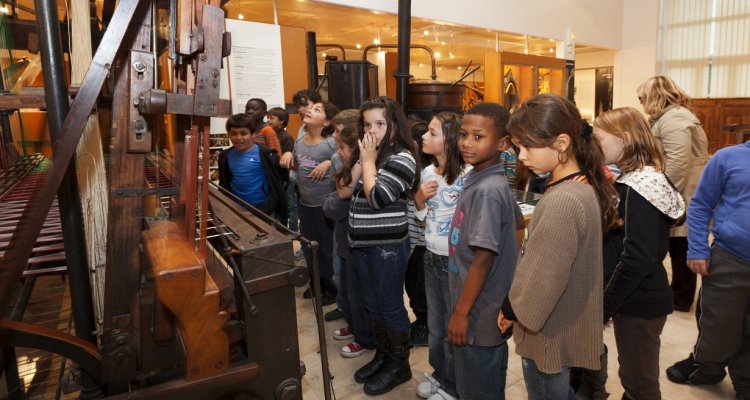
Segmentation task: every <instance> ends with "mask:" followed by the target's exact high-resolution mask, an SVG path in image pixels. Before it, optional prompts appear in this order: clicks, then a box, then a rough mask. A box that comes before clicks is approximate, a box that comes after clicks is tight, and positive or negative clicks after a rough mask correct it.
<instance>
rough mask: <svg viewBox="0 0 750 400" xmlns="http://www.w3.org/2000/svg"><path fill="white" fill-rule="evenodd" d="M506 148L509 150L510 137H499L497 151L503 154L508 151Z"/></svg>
mask: <svg viewBox="0 0 750 400" xmlns="http://www.w3.org/2000/svg"><path fill="white" fill-rule="evenodd" d="M508 148H510V136H503V137H501V138H500V141H499V142H497V151H499V152H503V151H505V150H508Z"/></svg>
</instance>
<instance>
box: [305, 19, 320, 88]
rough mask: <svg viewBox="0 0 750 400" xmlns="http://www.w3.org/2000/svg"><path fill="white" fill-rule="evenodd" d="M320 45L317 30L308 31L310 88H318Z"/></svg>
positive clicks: (308, 75) (308, 84)
mask: <svg viewBox="0 0 750 400" xmlns="http://www.w3.org/2000/svg"><path fill="white" fill-rule="evenodd" d="M317 52H318V46H317V44H316V39H315V32H307V86H308V89H311V90H315V89H317V88H318V55H317V54H316V53H317Z"/></svg>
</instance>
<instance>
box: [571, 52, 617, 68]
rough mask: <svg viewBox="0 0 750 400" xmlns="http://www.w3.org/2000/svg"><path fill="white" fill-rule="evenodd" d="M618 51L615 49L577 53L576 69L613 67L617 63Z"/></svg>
mask: <svg viewBox="0 0 750 400" xmlns="http://www.w3.org/2000/svg"><path fill="white" fill-rule="evenodd" d="M616 53H617V52H616V51H614V50H605V51H597V52H595V53H584V54H576V69H577V70H578V69H590V68H599V67H611V66H613V65H615V54H616Z"/></svg>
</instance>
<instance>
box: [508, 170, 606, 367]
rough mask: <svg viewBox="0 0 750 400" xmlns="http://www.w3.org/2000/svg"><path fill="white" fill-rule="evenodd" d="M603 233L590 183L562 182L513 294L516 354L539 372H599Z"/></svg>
mask: <svg viewBox="0 0 750 400" xmlns="http://www.w3.org/2000/svg"><path fill="white" fill-rule="evenodd" d="M602 280H603V277H602V229H601V217H600V212H599V204H598V202H597V200H596V195H595V194H594V190H593V188H592V187H591V186H589V185H587V184H585V183H581V182H578V181H568V182H562V183H560V184H558V185H556V186H554V187H552V188H550V190H548V191H547V192H546V193H545V195H544V198H542V200H541V201H540V202H539V204H538V206H537V207H536V209H535V210H534V215H533V217H532V219H531V223H530V225H529V238H528V240H527V241H526V244H525V245H524V248H523V250H522V251H521V255H520V257H519V260H518V265H517V267H516V274H515V277H514V279H513V285H512V286H511V289H510V294H509V296H510V303H511V305H512V307H513V310H514V312H515V314H516V317H517V318H518V321H516V323H515V326H514V328H513V339H514V340H515V343H516V352H517V353H518V354H519V355H520V356H521V357H525V358H529V359H532V360H534V362H535V363H536V365H537V368H539V370H540V371H542V372H544V373H548V374H554V373H559V372H560V371H561V368H562V367H584V368H588V369H599V355H600V354H601V352H602V350H603V347H602V346H603V344H602V343H603V342H602V330H603V328H604V326H603V323H602V318H603V317H602V314H603V311H602V298H603V294H602V290H603V288H602V285H603V282H602Z"/></svg>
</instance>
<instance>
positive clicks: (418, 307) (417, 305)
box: [404, 246, 427, 326]
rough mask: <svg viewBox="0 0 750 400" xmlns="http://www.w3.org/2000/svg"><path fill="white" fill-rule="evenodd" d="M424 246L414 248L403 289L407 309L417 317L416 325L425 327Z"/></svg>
mask: <svg viewBox="0 0 750 400" xmlns="http://www.w3.org/2000/svg"><path fill="white" fill-rule="evenodd" d="M426 250H427V248H426V247H424V246H415V247H414V251H413V252H412V253H411V257H409V264H408V265H407V267H406V282H405V284H404V287H405V289H406V294H407V295H408V296H409V307H411V310H412V311H413V312H414V316H416V317H417V321H416V323H417V324H422V325H424V326H427V294H426V292H425V286H424V252H425V251H426Z"/></svg>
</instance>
